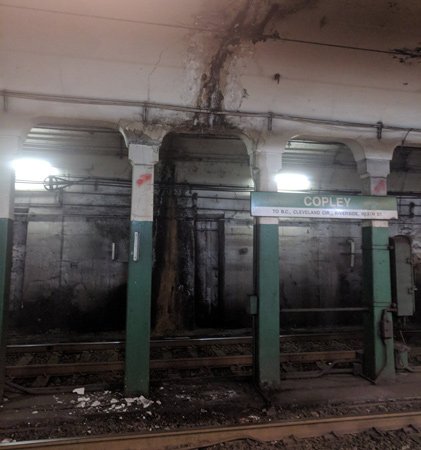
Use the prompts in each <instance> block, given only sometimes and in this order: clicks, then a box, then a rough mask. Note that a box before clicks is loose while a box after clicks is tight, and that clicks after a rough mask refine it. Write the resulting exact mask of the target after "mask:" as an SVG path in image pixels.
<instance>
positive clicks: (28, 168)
mask: <svg viewBox="0 0 421 450" xmlns="http://www.w3.org/2000/svg"><path fill="white" fill-rule="evenodd" d="M12 167H13V168H14V169H15V180H16V189H19V190H37V189H39V190H43V189H44V180H45V179H46V178H47V177H48V176H49V175H57V174H58V170H57V169H56V168H55V167H53V166H52V165H51V163H49V162H48V161H45V160H42V159H35V158H19V159H15V160H14V161H12Z"/></svg>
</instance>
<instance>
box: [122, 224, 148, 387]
mask: <svg viewBox="0 0 421 450" xmlns="http://www.w3.org/2000/svg"><path fill="white" fill-rule="evenodd" d="M130 235H131V238H130V248H131V253H130V259H129V274H128V286H127V319H126V371H125V378H126V379H125V385H126V391H127V393H130V394H147V393H148V391H149V347H150V343H149V342H150V322H151V284H152V222H150V221H145V222H137V221H132V222H131V231H130Z"/></svg>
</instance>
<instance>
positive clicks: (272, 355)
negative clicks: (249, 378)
mask: <svg viewBox="0 0 421 450" xmlns="http://www.w3.org/2000/svg"><path fill="white" fill-rule="evenodd" d="M257 220H259V221H260V222H261V221H263V220H262V219H257ZM265 220H266V222H272V223H266V224H263V223H258V224H257V225H256V227H257V229H256V247H257V248H256V252H257V294H258V308H257V317H256V330H255V333H256V344H255V356H254V358H255V362H254V366H255V376H256V378H257V382H258V384H259V386H261V387H262V388H269V389H277V388H279V386H280V348H279V331H280V330H279V309H280V308H279V237H278V236H279V230H278V220H277V219H275V220H273V219H265Z"/></svg>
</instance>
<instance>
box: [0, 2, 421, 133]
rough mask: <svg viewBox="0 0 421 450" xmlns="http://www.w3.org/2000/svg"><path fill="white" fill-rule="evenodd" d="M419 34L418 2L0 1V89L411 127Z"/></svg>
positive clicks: (417, 95) (26, 105)
mask: <svg viewBox="0 0 421 450" xmlns="http://www.w3.org/2000/svg"><path fill="white" fill-rule="evenodd" d="M420 29H421V2H419V1H418V0H406V1H390V0H371V1H369V2H367V1H366V0H352V1H351V0H259V1H258V0H212V1H209V0H206V1H205V0H177V1H174V0H120V1H118V2H117V1H115V0H90V1H86V0H13V1H12V0H2V1H1V0H0V37H1V38H0V89H4V90H8V91H24V92H32V93H41V94H53V95H68V96H87V97H94V98H101V99H104V98H105V99H107V98H108V99H110V98H112V99H121V100H139V101H149V102H163V103H170V104H174V105H185V106H195V107H201V108H215V109H228V110H239V111H256V112H259V111H260V112H267V111H273V112H278V113H288V114H295V115H302V116H311V117H320V118H326V119H341V120H354V121H355V120H358V121H364V122H370V123H373V122H374V123H375V122H377V121H379V120H381V121H383V122H385V123H389V124H394V125H400V126H406V127H419V119H418V118H419V117H420V113H421V65H420V63H421V51H420V47H421V37H420V34H419V30H420ZM5 109H6V107H5ZM7 110H8V111H9V112H13V113H16V114H26V115H30V116H32V117H36V118H37V117H38V118H40V119H37V120H41V118H43V117H69V118H86V119H90V118H92V119H95V120H98V119H102V120H109V121H112V122H116V121H118V120H120V119H129V120H139V118H141V111H139V108H137V109H136V108H124V107H115V108H101V107H92V106H89V107H88V106H80V105H58V104H51V103H48V102H34V101H31V100H27V99H17V98H13V97H10V99H9V100H8V102H7Z"/></svg>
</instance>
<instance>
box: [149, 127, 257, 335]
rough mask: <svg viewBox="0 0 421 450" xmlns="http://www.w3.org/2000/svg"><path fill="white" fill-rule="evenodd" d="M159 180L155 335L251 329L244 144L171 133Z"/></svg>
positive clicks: (229, 139)
mask: <svg viewBox="0 0 421 450" xmlns="http://www.w3.org/2000/svg"><path fill="white" fill-rule="evenodd" d="M155 174H156V177H155V181H156V185H155V202H154V204H155V211H154V216H155V229H154V235H155V256H154V275H153V299H152V305H153V306H152V308H153V314H152V318H153V320H152V323H153V329H154V333H155V334H156V335H165V334H174V333H180V332H181V333H182V332H185V331H186V330H194V329H196V330H197V329H209V328H218V329H221V328H226V327H230V328H232V327H244V326H248V325H249V320H250V319H249V317H248V316H247V314H246V302H247V296H248V295H249V294H251V293H252V292H253V276H252V267H253V263H252V261H253V222H252V219H251V217H250V205H249V192H250V191H251V190H253V182H252V179H251V175H250V163H249V156H248V154H247V150H246V147H245V145H244V143H243V142H242V141H241V140H240V139H239V138H238V137H236V136H231V135H217V134H211V135H202V134H200V135H198V134H182V133H178V134H176V133H172V134H169V135H167V136H166V138H165V139H164V142H163V144H162V147H161V149H160V161H159V163H158V164H157V165H156V167H155Z"/></svg>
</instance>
